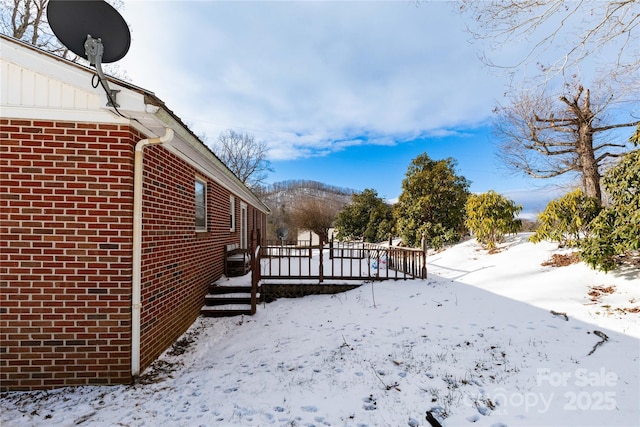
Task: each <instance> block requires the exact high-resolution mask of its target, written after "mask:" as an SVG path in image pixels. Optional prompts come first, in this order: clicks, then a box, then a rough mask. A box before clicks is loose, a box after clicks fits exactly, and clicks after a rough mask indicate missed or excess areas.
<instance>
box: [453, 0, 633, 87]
mask: <svg viewBox="0 0 640 427" xmlns="http://www.w3.org/2000/svg"><path fill="white" fill-rule="evenodd" d="M458 4H459V9H460V11H461V12H462V13H466V14H468V15H470V16H471V17H472V18H473V22H474V24H472V25H469V26H468V31H469V32H470V33H471V34H472V35H473V37H475V38H476V39H488V40H492V41H493V42H494V43H495V44H494V45H492V46H491V47H494V46H498V45H503V44H507V43H527V42H530V41H533V45H532V47H531V48H530V49H529V50H528V51H527V52H526V53H525V54H524V57H522V58H521V59H520V60H517V61H515V62H514V63H512V64H505V65H500V64H497V63H496V62H494V61H492V60H491V59H490V58H489V57H488V56H489V54H487V53H484V55H483V60H484V61H485V63H486V64H488V65H490V66H492V67H500V68H508V69H516V68H521V67H522V66H524V65H528V64H533V65H536V67H537V68H538V69H539V70H540V71H542V72H543V73H544V74H546V75H547V76H548V78H549V77H550V76H553V75H557V74H561V73H565V70H567V69H569V68H572V67H574V66H576V65H578V64H580V63H581V62H582V61H583V60H584V59H585V58H587V56H591V57H594V56H596V55H597V54H599V53H602V52H605V53H606V52H607V51H608V52H615V53H616V60H615V63H613V64H606V65H611V66H612V68H613V69H612V70H611V71H612V72H613V73H614V75H615V76H617V77H624V76H625V75H626V76H627V77H628V76H630V75H632V74H633V73H634V72H637V71H638V70H640V42H638V39H639V38H640V2H638V1H637V0H610V1H597V2H594V1H590V2H587V1H584V0H581V1H570V0H519V1H504V0H487V1H477V0H460V1H459V2H458ZM558 49H560V53H559V54H557V55H555V56H551V57H550V59H548V62H549V63H547V64H544V63H543V61H544V59H543V58H544V56H545V55H546V56H547V57H549V55H553V53H552V51H557V50H558Z"/></svg>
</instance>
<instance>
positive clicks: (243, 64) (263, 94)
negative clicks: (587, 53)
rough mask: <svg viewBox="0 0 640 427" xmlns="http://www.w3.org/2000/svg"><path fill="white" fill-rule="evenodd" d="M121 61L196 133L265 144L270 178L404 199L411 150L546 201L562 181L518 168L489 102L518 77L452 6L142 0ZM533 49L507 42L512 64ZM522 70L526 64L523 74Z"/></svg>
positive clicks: (521, 199) (134, 7) (133, 8)
mask: <svg viewBox="0 0 640 427" xmlns="http://www.w3.org/2000/svg"><path fill="white" fill-rule="evenodd" d="M121 13H122V15H123V16H124V18H125V20H126V21H127V22H128V24H129V26H130V28H131V32H132V43H131V49H130V50H129V53H128V54H127V56H126V57H125V58H124V59H123V60H121V61H120V62H119V66H120V67H121V68H122V69H123V70H125V71H126V73H127V74H128V76H129V78H130V79H131V81H132V82H133V83H134V84H137V85H139V86H142V87H144V88H145V89H148V90H150V91H153V92H154V93H155V94H156V95H157V96H158V97H160V98H161V99H162V100H163V101H165V102H166V103H167V105H168V106H169V108H171V109H172V110H173V111H174V112H175V113H176V114H177V115H178V116H180V117H181V118H182V119H183V121H184V122H185V123H187V124H188V125H189V126H190V127H191V128H192V129H193V131H194V132H195V133H196V134H199V135H202V134H204V135H206V136H207V140H208V141H211V142H212V141H215V139H217V137H218V135H219V134H220V132H222V131H224V130H227V129H233V130H236V131H241V132H248V133H250V134H252V135H253V136H254V137H255V138H256V139H259V140H262V141H265V142H266V143H267V145H268V147H269V150H270V160H271V163H272V166H273V168H274V173H272V174H271V175H270V177H269V181H272V182H273V181H281V180H286V179H312V180H317V181H321V182H324V183H326V184H330V185H336V186H342V187H349V188H353V189H356V190H363V189H365V188H373V189H375V190H376V191H377V192H378V194H379V195H380V196H382V197H385V198H387V199H390V200H393V199H396V198H397V197H398V196H399V195H400V192H401V182H402V179H403V178H404V174H405V173H406V170H407V168H408V166H409V163H410V162H411V160H412V159H413V158H415V157H416V156H418V155H419V154H421V153H423V152H427V153H428V154H429V156H430V157H431V158H433V159H441V158H446V157H453V158H455V159H456V160H457V161H458V166H459V169H458V172H459V173H460V174H461V175H463V176H465V177H466V178H467V179H469V180H470V181H472V185H471V190H472V191H474V192H484V191H487V190H490V189H493V190H496V191H499V192H501V193H503V194H505V195H507V196H508V197H511V198H512V199H513V200H515V201H516V202H518V203H522V204H524V205H525V211H532V212H533V211H536V210H540V209H542V208H544V205H545V203H546V201H548V200H549V199H550V198H552V197H556V195H557V194H558V189H557V188H556V187H550V188H549V187H547V184H548V183H547V182H544V181H539V180H538V181H536V180H532V179H527V178H524V177H522V176H520V175H516V174H513V173H510V174H508V173H506V172H505V171H504V170H502V169H501V168H500V167H499V164H498V161H497V159H496V157H495V155H494V153H495V147H494V145H493V143H492V136H491V127H490V125H491V122H490V120H491V115H492V113H491V111H492V109H493V108H494V106H495V104H496V102H501V101H504V98H503V96H504V93H505V90H506V82H507V81H506V76H505V75H504V74H501V73H500V72H498V71H497V70H495V69H488V68H487V67H486V66H484V65H483V64H482V63H481V61H480V60H479V59H478V53H479V50H480V49H481V48H482V47H483V46H481V45H478V44H476V43H472V41H471V36H470V35H469V34H468V33H467V32H466V31H465V28H466V24H467V23H468V22H467V21H466V20H467V19H468V18H467V17H464V16H461V15H460V14H458V13H457V12H456V10H455V4H454V3H453V2H439V1H433V2H421V4H420V5H419V6H417V5H416V2H415V1H351V2H341V1H318V2H309V1H296V2H289V1H278V2H274V1H180V2H178V1H135V0H133V1H132V0H125V2H124V8H123V10H122V12H121ZM526 48H527V47H526V44H525V43H521V44H518V45H504V46H497V47H494V48H493V49H492V54H493V55H494V58H495V59H498V60H503V61H506V62H509V60H510V59H512V58H515V57H517V56H518V55H521V54H522V53H523V52H525V51H526ZM522 71H523V72H524V71H526V70H524V69H523V70H522Z"/></svg>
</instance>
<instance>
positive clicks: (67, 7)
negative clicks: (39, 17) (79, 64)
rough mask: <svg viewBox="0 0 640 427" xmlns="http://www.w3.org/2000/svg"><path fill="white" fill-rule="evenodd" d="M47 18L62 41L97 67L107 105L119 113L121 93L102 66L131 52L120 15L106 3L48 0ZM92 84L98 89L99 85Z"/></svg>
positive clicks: (129, 41) (124, 24)
mask: <svg viewBox="0 0 640 427" xmlns="http://www.w3.org/2000/svg"><path fill="white" fill-rule="evenodd" d="M47 18H48V20H49V26H51V29H52V30H53V33H54V34H55V35H56V37H57V38H58V39H59V40H60V42H62V44H63V45H65V46H66V47H67V48H69V50H70V51H72V52H73V53H75V54H76V55H78V56H80V57H82V58H85V59H86V60H88V61H89V64H90V65H91V66H93V67H95V68H96V72H97V77H98V81H99V84H101V85H102V87H103V89H104V90H105V92H106V94H107V100H108V102H107V106H108V107H113V108H115V109H116V112H118V107H119V105H118V104H117V103H116V95H117V93H118V92H120V91H119V90H112V89H111V88H109V82H108V81H107V78H106V76H105V75H104V73H103V72H102V64H107V63H110V62H115V61H118V60H120V59H122V58H123V57H124V56H125V55H126V54H127V52H128V51H129V46H130V44H131V34H130V32H129V27H128V26H127V23H126V22H125V21H124V19H123V18H122V16H121V15H120V13H118V11H117V10H115V9H114V8H113V7H112V6H111V5H110V4H109V3H107V2H105V1H104V0H49V4H48V6H47ZM102 40H105V44H103V43H102ZM95 77H96V76H94V80H95ZM92 85H93V87H98V83H95V82H92ZM118 114H120V113H119V112H118Z"/></svg>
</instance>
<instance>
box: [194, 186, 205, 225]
mask: <svg viewBox="0 0 640 427" xmlns="http://www.w3.org/2000/svg"><path fill="white" fill-rule="evenodd" d="M195 195H196V231H207V183H206V182H205V181H204V180H202V179H200V178H196V186H195Z"/></svg>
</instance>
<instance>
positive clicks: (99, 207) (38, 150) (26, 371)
mask: <svg viewBox="0 0 640 427" xmlns="http://www.w3.org/2000/svg"><path fill="white" fill-rule="evenodd" d="M0 138H1V140H2V144H1V149H0V154H1V156H2V160H1V163H0V176H1V183H0V187H1V195H2V196H1V199H0V209H1V216H0V219H1V225H0V232H1V235H2V236H1V237H2V238H1V240H0V250H1V251H0V253H1V255H0V263H1V264H0V273H1V275H2V278H1V281H0V341H1V342H0V345H1V347H0V389H1V390H28V389H48V388H55V387H61V386H68V385H82V384H115V383H123V382H129V381H130V380H131V283H132V282H131V274H132V268H131V262H132V256H131V250H132V228H133V151H134V146H135V143H136V142H137V141H138V140H140V139H142V138H144V136H143V135H140V134H139V133H137V132H136V131H135V130H132V129H130V128H129V127H128V126H118V125H104V124H88V123H69V122H50V121H31V120H5V119H2V120H0ZM144 153H145V159H144V183H143V188H144V189H143V193H144V195H143V254H142V313H141V320H142V331H141V332H142V336H141V367H142V368H143V369H144V368H145V367H147V366H148V365H149V364H150V363H151V362H152V361H153V360H155V358H157V356H158V355H160V354H161V353H162V352H163V351H164V350H165V349H166V348H168V347H169V346H170V345H171V344H172V343H173V342H174V341H175V340H176V339H177V338H178V337H179V336H180V335H181V334H182V333H184V331H186V330H187V328H188V327H189V326H190V325H191V324H192V323H193V321H194V320H195V318H196V317H197V316H198V315H199V312H200V308H201V307H202V304H203V302H204V295H205V294H206V293H207V287H208V286H209V284H211V283H212V282H213V281H215V280H216V279H218V278H219V277H220V275H221V274H222V273H223V271H224V268H223V259H224V253H223V251H224V246H225V245H226V244H228V243H234V242H239V241H240V235H239V227H236V231H235V232H230V231H229V195H230V193H229V191H228V190H226V189H224V188H223V187H221V186H220V185H218V184H216V183H215V181H214V180H213V179H211V177H207V176H204V175H202V174H198V175H197V176H198V177H199V178H205V180H206V181H207V213H208V229H207V231H206V232H196V230H195V204H194V195H195V178H196V171H195V170H194V169H193V168H192V167H191V166H189V165H188V164H187V163H185V162H183V161H182V160H180V159H179V158H177V157H176V156H175V155H173V154H172V153H170V152H169V151H167V150H166V149H165V148H164V147H162V146H148V147H147V148H146V149H145V152H144ZM240 202H241V200H240V199H239V198H236V218H237V220H239V218H240V213H239V210H240ZM247 222H248V233H249V234H248V236H249V239H250V238H251V230H252V229H253V228H254V227H258V228H262V229H264V227H265V226H266V217H265V215H264V214H262V213H261V212H260V211H257V210H255V209H254V208H253V207H252V206H251V205H249V207H248V221H247Z"/></svg>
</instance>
